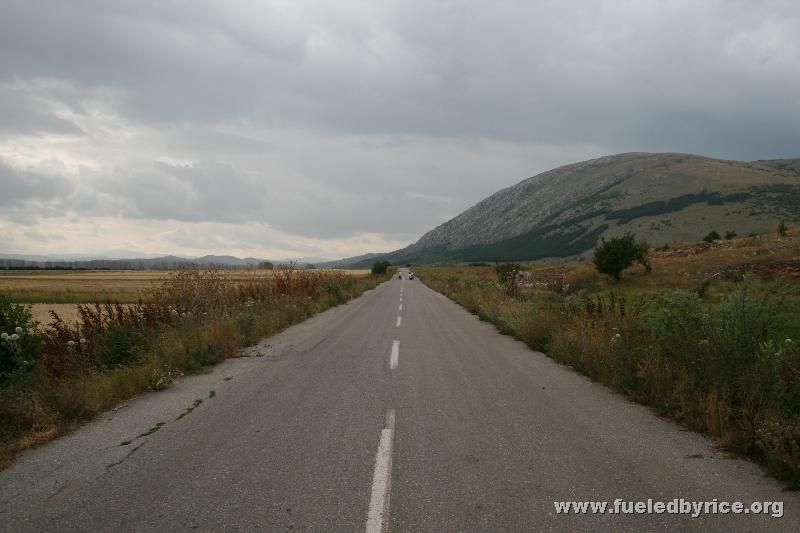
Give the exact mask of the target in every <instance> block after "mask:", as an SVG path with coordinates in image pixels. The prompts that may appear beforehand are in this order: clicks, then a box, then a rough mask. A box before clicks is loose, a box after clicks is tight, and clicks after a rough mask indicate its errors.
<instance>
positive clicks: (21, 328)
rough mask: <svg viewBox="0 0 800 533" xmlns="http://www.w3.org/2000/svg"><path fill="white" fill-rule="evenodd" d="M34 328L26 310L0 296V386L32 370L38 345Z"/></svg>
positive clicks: (28, 311) (38, 341)
mask: <svg viewBox="0 0 800 533" xmlns="http://www.w3.org/2000/svg"><path fill="white" fill-rule="evenodd" d="M36 325H37V324H36V322H34V320H33V317H32V315H31V310H30V307H28V306H25V305H20V304H15V303H12V302H11V301H10V300H9V299H8V297H6V296H5V295H4V294H0V384H1V383H3V381H5V380H7V379H10V378H11V377H12V376H13V375H15V374H19V373H24V372H27V371H29V370H31V369H32V368H33V366H34V363H35V362H36V356H37V354H38V353H39V347H40V345H41V339H40V338H39V337H38V336H37V335H36V334H35V331H36Z"/></svg>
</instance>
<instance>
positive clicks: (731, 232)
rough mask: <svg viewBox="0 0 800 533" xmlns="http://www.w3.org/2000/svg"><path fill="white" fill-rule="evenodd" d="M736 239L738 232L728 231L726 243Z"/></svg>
mask: <svg viewBox="0 0 800 533" xmlns="http://www.w3.org/2000/svg"><path fill="white" fill-rule="evenodd" d="M735 238H736V232H735V231H728V232H727V233H725V240H726V241H729V240H731V239H735Z"/></svg>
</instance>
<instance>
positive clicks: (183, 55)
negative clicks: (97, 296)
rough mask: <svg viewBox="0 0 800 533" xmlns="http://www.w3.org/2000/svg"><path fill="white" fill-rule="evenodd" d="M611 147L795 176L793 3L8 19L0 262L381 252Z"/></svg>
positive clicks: (155, 7) (105, 11) (652, 2)
mask: <svg viewBox="0 0 800 533" xmlns="http://www.w3.org/2000/svg"><path fill="white" fill-rule="evenodd" d="M624 151H684V152H691V153H697V154H704V155H711V156H716V157H722V158H729V159H748V160H749V159H766V158H779V157H800V2H798V1H797V0H783V1H780V0H762V1H759V2H753V1H750V0H703V1H697V0H674V1H672V0H638V1H637V0H605V1H600V0H586V1H576V0H552V1H536V0H529V1H520V2H514V1H510V0H504V1H501V2H491V1H488V0H485V1H483V2H469V1H432V0H420V1H415V0H400V1H397V2H388V1H378V0H365V1H363V2H352V1H348V0H335V1H330V2H327V1H321V0H314V1H291V0H282V1H274V2H273V1H254V0H225V1H217V2H210V1H200V0H184V1H172V2H167V1H147V0H135V1H130V2H123V1H108V0H94V1H89V0H86V1H80V0H75V1H70V2H66V1H62V0H52V1H49V2H48V1H43V0H19V1H17V0H2V2H0V252H6V253H11V252H15V253H42V254H54V253H93V254H95V253H104V252H109V251H112V252H113V251H115V250H128V251H133V252H140V253H156V254H158V253H176V254H182V255H202V254H206V253H216V254H223V253H224V254H234V255H239V256H256V257H264V258H273V259H277V258H285V257H305V256H325V257H332V258H338V257H343V256H350V255H356V254H361V253H365V252H370V251H389V250H392V249H396V248H399V247H401V246H404V245H406V244H409V243H410V242H413V241H415V240H416V239H417V238H419V236H420V235H422V234H423V233H424V232H425V231H427V230H429V229H431V228H433V227H434V226H436V225H437V224H439V223H441V222H444V221H445V220H447V219H449V218H451V217H453V216H455V215H457V214H458V213H459V212H461V211H462V210H463V209H465V208H467V207H469V206H470V205H472V204H474V203H475V202H477V201H479V200H481V199H482V198H484V197H485V196H488V195H489V194H491V193H493V192H495V191H497V190H499V189H501V188H503V187H507V186H509V185H512V184H514V183H516V182H518V181H520V180H522V179H524V178H526V177H529V176H532V175H534V174H536V173H539V172H541V171H544V170H548V169H550V168H552V167H555V166H558V165H561V164H566V163H571V162H575V161H580V160H584V159H588V158H591V157H596V156H599V155H604V154H611V153H617V152H624Z"/></svg>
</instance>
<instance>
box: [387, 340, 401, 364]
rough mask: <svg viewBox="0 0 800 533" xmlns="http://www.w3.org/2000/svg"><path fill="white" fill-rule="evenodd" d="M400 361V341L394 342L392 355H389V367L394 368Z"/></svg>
mask: <svg viewBox="0 0 800 533" xmlns="http://www.w3.org/2000/svg"><path fill="white" fill-rule="evenodd" d="M399 362H400V341H394V342H393V343H392V355H391V356H390V357H389V368H391V369H392V370H394V369H395V368H397V365H398V363H399Z"/></svg>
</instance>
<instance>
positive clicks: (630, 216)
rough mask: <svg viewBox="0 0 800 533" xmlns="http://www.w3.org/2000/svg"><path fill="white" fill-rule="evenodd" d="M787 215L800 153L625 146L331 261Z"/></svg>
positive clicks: (797, 214)
mask: <svg viewBox="0 0 800 533" xmlns="http://www.w3.org/2000/svg"><path fill="white" fill-rule="evenodd" d="M781 219H784V220H787V221H791V222H800V159H779V160H768V161H751V162H744V161H726V160H719V159H712V158H709V157H702V156H695V155H689V154H676V153H664V154H652V153H626V154H619V155H613V156H607V157H601V158H599V159H592V160H590V161H584V162H581V163H576V164H572V165H566V166H563V167H559V168H556V169H554V170H550V171H547V172H544V173H542V174H538V175H536V176H534V177H532V178H528V179H526V180H524V181H522V182H520V183H518V184H517V185H514V186H512V187H509V188H507V189H503V190H501V191H499V192H497V193H495V194H493V195H491V196H489V197H488V198H486V199H484V200H482V201H481V202H479V203H477V204H476V205H474V206H472V207H470V208H469V209H467V210H466V211H464V212H463V213H461V214H460V215H458V216H456V217H454V218H453V219H451V220H449V221H447V222H445V223H444V224H441V225H440V226H438V227H436V228H434V229H433V230H431V231H429V232H428V233H426V234H425V235H423V236H422V237H421V238H420V239H419V240H418V241H417V242H415V243H414V244H412V245H410V246H408V247H406V248H403V249H401V250H396V251H394V252H390V253H386V254H367V255H364V256H358V257H353V258H348V259H343V260H340V261H336V262H334V263H328V264H335V265H337V266H353V267H365V266H369V265H371V264H372V263H374V262H375V261H378V260H387V261H389V262H391V263H393V264H404V263H423V262H440V261H444V262H451V261H495V260H533V259H539V258H544V257H566V256H572V255H578V254H582V253H585V252H587V251H589V250H591V249H592V248H594V246H595V245H596V244H597V242H598V241H599V239H600V238H602V237H611V236H615V235H620V234H622V233H625V232H628V231H630V232H632V233H634V234H636V236H637V237H638V238H640V239H645V240H647V241H648V242H650V243H651V244H652V245H654V246H658V245H661V244H664V243H669V242H673V241H699V240H700V239H702V238H703V236H705V235H706V234H707V233H708V232H710V231H711V230H716V231H718V232H720V233H721V234H724V233H726V232H729V231H731V232H736V233H737V234H738V235H747V234H750V233H753V232H758V233H761V232H766V231H771V230H773V229H775V228H776V227H777V225H778V223H779V220H781Z"/></svg>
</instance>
